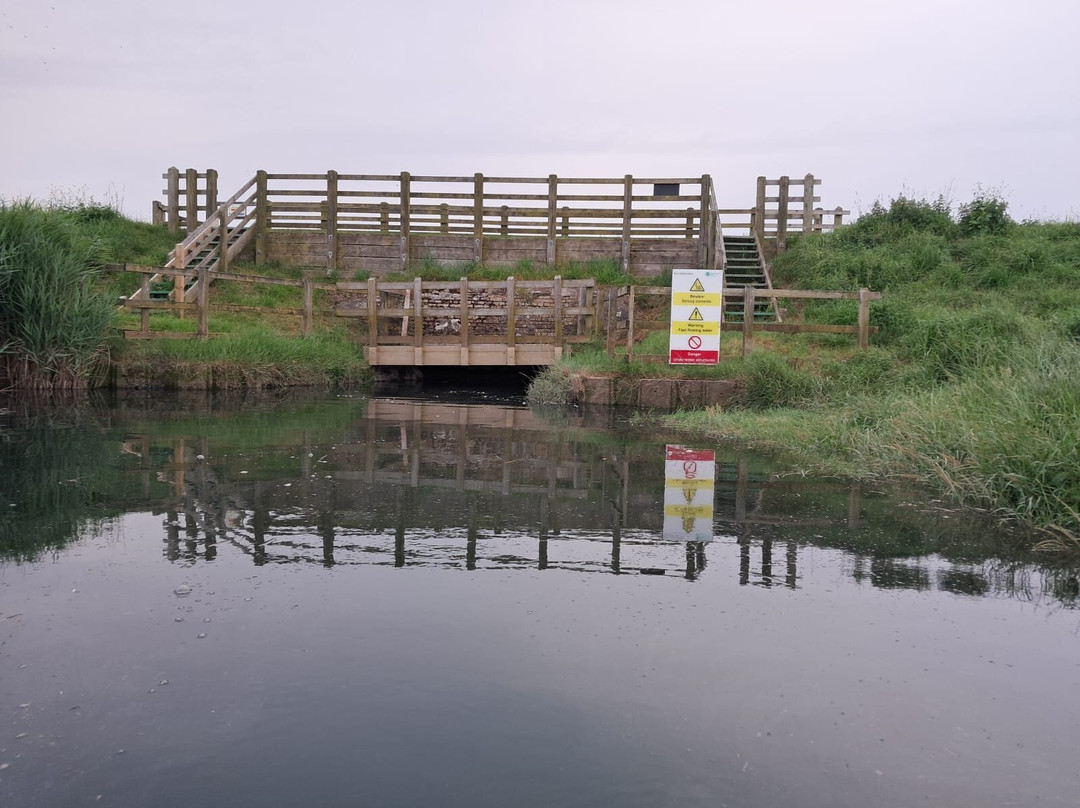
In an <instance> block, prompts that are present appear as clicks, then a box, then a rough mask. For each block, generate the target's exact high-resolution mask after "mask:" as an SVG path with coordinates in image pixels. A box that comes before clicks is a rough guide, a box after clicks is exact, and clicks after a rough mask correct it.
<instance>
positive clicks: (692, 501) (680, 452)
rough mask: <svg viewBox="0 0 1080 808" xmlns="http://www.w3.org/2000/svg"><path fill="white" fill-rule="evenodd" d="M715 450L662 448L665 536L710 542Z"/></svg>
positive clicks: (679, 447)
mask: <svg viewBox="0 0 1080 808" xmlns="http://www.w3.org/2000/svg"><path fill="white" fill-rule="evenodd" d="M715 485H716V453H715V452H713V451H712V450H710V449H692V448H690V447H687V446H667V447H665V449H664V538H665V539H667V540H668V541H711V540H712V538H713V496H714V488H715Z"/></svg>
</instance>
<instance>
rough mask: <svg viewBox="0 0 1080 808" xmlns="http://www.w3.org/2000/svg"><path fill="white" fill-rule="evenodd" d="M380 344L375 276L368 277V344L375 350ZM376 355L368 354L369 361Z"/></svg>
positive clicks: (377, 292) (377, 294) (377, 293)
mask: <svg viewBox="0 0 1080 808" xmlns="http://www.w3.org/2000/svg"><path fill="white" fill-rule="evenodd" d="M378 345H379V289H378V286H377V282H376V280H375V279H374V278H368V279H367V346H368V348H370V349H372V351H373V352H374V351H375V349H376V348H377V347H378ZM372 360H374V356H370V355H369V356H368V363H370V362H372Z"/></svg>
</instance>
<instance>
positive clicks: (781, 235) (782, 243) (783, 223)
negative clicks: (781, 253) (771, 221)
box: [776, 175, 791, 250]
mask: <svg viewBox="0 0 1080 808" xmlns="http://www.w3.org/2000/svg"><path fill="white" fill-rule="evenodd" d="M779 182H780V196H779V197H778V198H777V202H776V246H777V249H780V250H783V249H784V248H785V247H786V246H787V227H788V215H789V214H788V187H789V185H790V183H791V180H790V178H789V177H787V176H786V175H785V176H783V177H781V178H780V180H779Z"/></svg>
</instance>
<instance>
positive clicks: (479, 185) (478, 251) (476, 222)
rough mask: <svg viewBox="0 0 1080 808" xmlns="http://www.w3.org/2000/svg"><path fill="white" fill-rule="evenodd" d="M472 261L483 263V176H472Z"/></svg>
mask: <svg viewBox="0 0 1080 808" xmlns="http://www.w3.org/2000/svg"><path fill="white" fill-rule="evenodd" d="M473 261H475V262H476V263H478V264H481V263H483V262H484V175H483V174H481V173H479V172H477V173H476V174H473Z"/></svg>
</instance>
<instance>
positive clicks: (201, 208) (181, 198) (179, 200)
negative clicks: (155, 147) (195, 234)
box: [151, 166, 218, 233]
mask: <svg viewBox="0 0 1080 808" xmlns="http://www.w3.org/2000/svg"><path fill="white" fill-rule="evenodd" d="M161 178H162V179H163V180H165V188H164V189H163V190H162V193H163V194H164V195H165V202H164V204H162V203H161V202H158V201H155V202H154V208H153V215H152V219H151V220H152V221H153V223H154V224H163V225H165V226H167V227H168V228H169V232H170V233H175V232H176V231H177V230H180V229H181V228H183V229H184V230H186V231H188V232H189V233H190V232H191V231H192V230H194V229H195V228H196V227H198V226H199V225H200V224H202V223H203V222H206V221H208V220H209V219H210V218H211V217H212V216H213V215H214V212H215V211H216V210H217V209H218V173H217V171H216V170H215V169H213V168H208V169H206V170H205V171H198V170H197V169H194V168H189V169H186V170H185V171H181V170H180V169H178V168H176V167H175V166H173V167H172V168H170V169H169V170H168V171H166V172H165V173H164V174H162V175H161Z"/></svg>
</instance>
